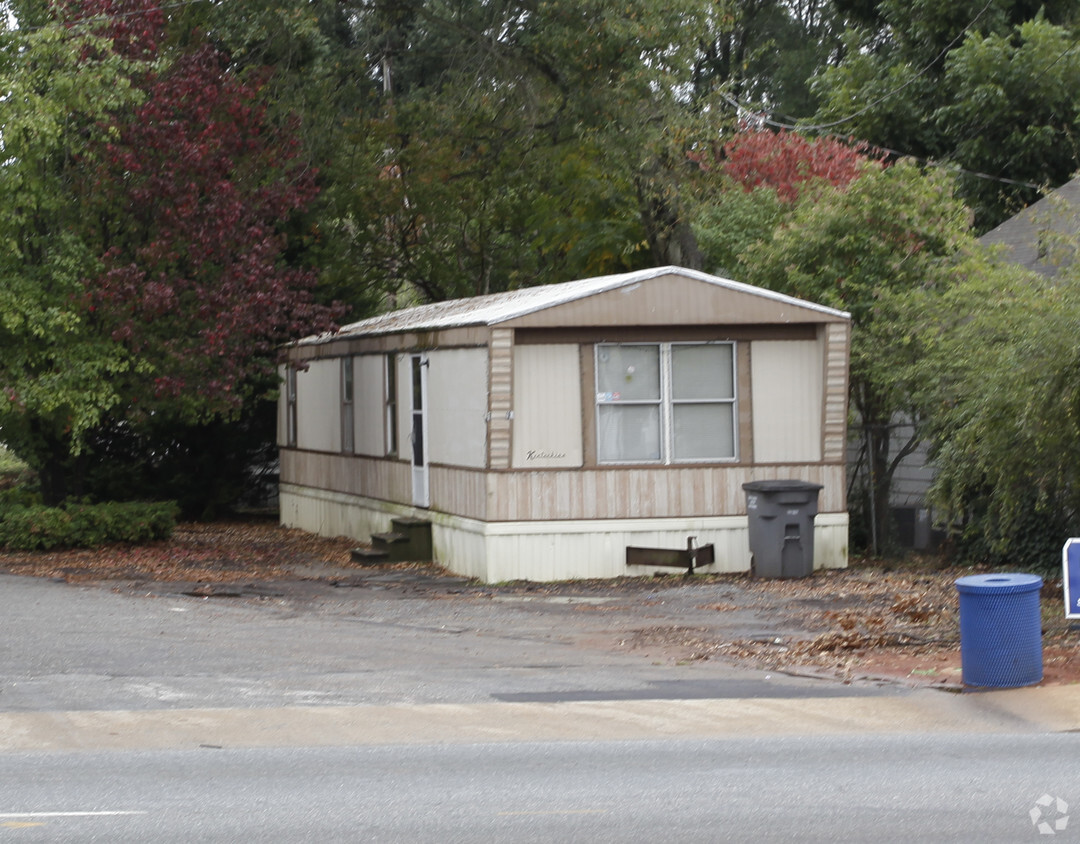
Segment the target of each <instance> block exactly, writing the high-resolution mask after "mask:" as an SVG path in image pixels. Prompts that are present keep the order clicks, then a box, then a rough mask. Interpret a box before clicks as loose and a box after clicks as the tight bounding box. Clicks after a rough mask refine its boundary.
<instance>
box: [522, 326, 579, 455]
mask: <svg viewBox="0 0 1080 844" xmlns="http://www.w3.org/2000/svg"><path fill="white" fill-rule="evenodd" d="M513 433H514V437H513V441H514V442H513V465H514V466H515V467H516V468H543V469H547V468H553V467H560V468H562V467H575V466H580V465H582V460H583V444H582V417H581V363H580V353H579V348H578V346H576V345H570V344H561V345H550V346H548V345H545V346H516V347H515V348H514V419H513Z"/></svg>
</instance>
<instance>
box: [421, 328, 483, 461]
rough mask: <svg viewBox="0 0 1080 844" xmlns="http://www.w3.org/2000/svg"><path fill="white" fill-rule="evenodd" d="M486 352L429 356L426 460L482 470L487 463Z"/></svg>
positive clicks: (460, 351)
mask: <svg viewBox="0 0 1080 844" xmlns="http://www.w3.org/2000/svg"><path fill="white" fill-rule="evenodd" d="M487 384H488V355H487V350H486V349H447V350H437V351H433V352H429V353H428V375H427V392H428V412H427V442H428V461H429V462H431V463H443V464H446V465H450V466H469V467H472V468H478V469H482V468H483V467H484V466H485V464H486V463H487V419H486V417H487V412H488V390H487Z"/></svg>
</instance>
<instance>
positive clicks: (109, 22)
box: [0, 0, 329, 501]
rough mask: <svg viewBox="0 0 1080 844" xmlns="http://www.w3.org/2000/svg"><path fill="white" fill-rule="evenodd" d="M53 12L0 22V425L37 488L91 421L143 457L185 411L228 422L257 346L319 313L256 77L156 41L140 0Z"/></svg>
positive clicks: (287, 158)
mask: <svg viewBox="0 0 1080 844" xmlns="http://www.w3.org/2000/svg"><path fill="white" fill-rule="evenodd" d="M55 12H56V15H57V19H56V21H55V22H53V23H49V24H44V25H42V26H41V27H40V28H37V29H34V30H32V31H31V32H29V33H22V32H18V33H12V35H11V39H10V42H9V47H10V50H11V52H10V53H8V54H6V57H7V58H9V59H12V61H11V62H10V64H9V65H8V69H9V74H10V75H9V76H8V78H7V79H5V80H4V81H5V82H6V83H7V90H9V91H12V92H14V95H15V96H14V97H13V99H17V100H18V105H13V108H12V110H11V113H10V114H7V115H5V116H6V118H7V119H5V122H4V142H5V145H6V152H7V154H8V155H9V156H10V157H9V158H8V161H7V162H6V165H5V166H4V167H3V168H0V170H2V172H0V180H2V182H0V186H2V189H3V190H4V193H5V196H6V198H7V199H8V200H10V201H9V203H8V204H7V206H6V212H7V213H2V212H0V218H2V219H0V231H3V233H4V236H5V237H4V239H5V240H6V241H8V242H9V243H11V244H12V246H13V247H14V248H12V249H11V250H9V251H8V253H7V254H6V256H5V257H6V259H7V260H6V262H5V266H4V272H5V275H6V276H7V278H6V279H5V285H4V289H5V291H6V295H7V301H4V300H0V316H2V317H3V322H4V324H5V325H7V326H10V327H11V329H10V332H11V336H10V337H9V338H8V339H10V341H11V342H10V344H7V345H9V347H10V348H11V349H12V354H9V355H6V356H5V359H4V361H3V362H2V363H0V384H2V385H3V387H4V391H5V392H4V397H5V399H6V402H5V404H4V405H3V407H2V409H0V420H2V421H0V424H2V427H3V431H4V439H5V441H7V442H8V443H9V444H10V445H12V446H13V447H14V448H15V449H16V450H17V451H18V452H19V453H20V454H21V455H22V456H23V457H24V458H26V459H27V461H28V462H29V463H30V464H31V465H32V466H34V467H35V468H36V469H38V470H39V473H40V474H41V476H42V481H43V489H44V492H45V494H46V497H47V498H48V499H49V500H50V501H58V500H61V499H63V498H64V497H65V496H66V495H67V494H69V493H75V494H79V493H80V492H81V491H83V490H84V489H86V490H87V491H93V490H92V489H90V488H89V487H87V486H86V485H87V484H91V483H93V481H94V478H95V477H97V476H98V473H96V472H95V471H93V470H92V469H91V468H90V465H89V464H91V463H92V461H93V458H94V457H95V456H100V454H101V453H102V452H106V451H109V440H110V437H116V436H119V437H121V438H122V439H124V441H125V442H127V443H129V444H138V445H139V446H140V450H138V451H133V452H132V453H131V454H130V455H128V461H129V465H135V466H139V465H150V466H152V465H154V463H155V461H156V460H158V459H160V458H161V457H162V455H164V454H166V453H168V452H169V451H170V450H171V451H172V452H174V453H175V452H176V451H177V450H178V448H177V443H178V440H179V439H182V437H183V436H184V435H185V434H183V431H184V429H185V427H186V428H189V429H190V428H193V427H198V426H203V425H209V424H218V423H221V422H225V423H228V422H230V421H235V420H239V419H242V418H243V417H244V416H245V414H247V413H248V412H249V411H250V410H251V408H252V407H253V406H255V405H257V404H258V403H259V402H260V400H261V399H263V398H264V397H265V396H266V394H267V393H268V392H272V391H273V389H274V388H275V386H276V365H275V358H274V354H275V347H276V346H277V345H278V344H280V343H281V342H283V341H285V340H288V339H292V338H294V337H296V336H297V335H299V334H302V333H307V332H310V331H312V330H316V331H317V330H323V329H325V328H327V327H329V319H328V317H329V313H328V311H327V310H326V309H325V308H322V307H319V306H316V305H314V304H313V303H312V302H311V297H310V288H311V287H312V285H313V283H314V280H315V277H314V274H313V273H311V272H310V271H308V270H306V269H304V268H301V267H295V266H291V265H290V264H289V262H288V260H287V255H286V248H285V247H286V245H287V239H286V237H285V231H284V229H285V225H286V223H287V222H288V220H289V218H290V216H291V215H292V214H293V213H294V212H295V211H296V210H298V209H301V208H303V206H304V205H305V203H306V202H307V201H308V200H309V198H310V197H311V196H312V195H313V190H314V187H313V185H312V184H311V180H310V176H309V175H308V173H307V170H306V169H305V168H304V167H303V166H302V164H303V162H296V161H294V158H293V155H292V154H291V152H290V150H291V147H292V146H293V142H292V140H291V139H290V138H289V137H288V136H287V135H285V134H283V133H281V132H280V131H275V127H274V126H273V125H272V124H271V123H270V122H269V121H268V120H267V119H266V110H265V108H264V106H263V105H262V104H261V103H260V102H259V99H258V95H259V92H258V89H257V87H256V86H254V85H253V84H249V83H246V82H244V81H243V80H241V79H239V78H238V77H236V76H235V74H233V73H232V72H231V70H230V68H229V63H228V61H227V60H226V57H224V56H223V55H222V54H220V52H219V51H217V50H215V49H214V48H213V47H211V46H209V45H203V46H201V47H196V46H194V45H190V46H186V47H184V48H175V47H174V48H171V49H168V50H166V49H164V48H163V45H164V44H165V43H166V39H165V33H166V20H165V18H164V15H163V14H162V13H161V11H160V10H159V9H158V8H157V6H156V4H153V3H150V2H144V0H130V2H125V3H124V4H122V5H116V4H114V3H113V2H112V0H85V2H82V3H79V4H74V5H70V6H63V7H59V6H58V7H57V8H56V10H55ZM23 109H25V115H26V116H25V120H26V121H27V122H26V124H25V125H24V123H23V122H22V119H23ZM298 165H299V166H298ZM31 179H33V180H34V181H33V182H32V187H31ZM28 187H30V189H29V190H28V189H27V188H28ZM192 435H194V436H196V437H198V434H197V433H196V434H192ZM155 438H157V439H158V440H159V442H158V443H155V441H154V440H155ZM161 441H164V442H168V443H169V444H170V445H169V448H164V447H162V446H161V444H160V442H161ZM94 449H96V450H97V451H98V455H95V454H94ZM115 451H116V450H115V449H113V450H112V452H113V453H112V454H111V456H110V458H109V462H110V463H111V464H114V465H115V464H116V456H117V455H116V454H115ZM129 480H131V479H130V478H129ZM210 481H213V479H212V478H211V479H210ZM211 485H212V484H211V483H208V482H207V479H202V487H203V489H202V493H203V494H204V495H207V494H210V493H208V492H207V490H208V489H209V487H210V486H211ZM128 487H129V489H128V492H129V494H135V493H137V492H138V491H139V490H138V488H137V487H136V485H135V484H133V483H129V485H128Z"/></svg>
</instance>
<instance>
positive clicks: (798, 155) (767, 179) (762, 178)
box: [696, 129, 882, 202]
mask: <svg viewBox="0 0 1080 844" xmlns="http://www.w3.org/2000/svg"><path fill="white" fill-rule="evenodd" d="M696 158H697V161H698V163H699V164H700V165H701V166H702V167H705V168H708V169H712V168H714V167H717V166H719V167H720V168H721V169H722V171H723V172H724V174H725V175H727V176H728V177H730V178H731V179H733V180H734V181H735V182H737V183H738V184H740V185H742V186H743V188H744V189H745V190H747V191H751V190H754V189H755V188H758V187H769V188H772V189H774V190H775V191H776V193H777V196H778V197H779V198H780V199H781V200H783V201H784V202H794V201H795V200H797V199H798V198H799V194H800V192H801V191H802V190H803V189H804V188H805V187H806V186H807V185H808V184H811V183H813V182H826V183H828V184H830V185H832V186H833V187H845V186H846V185H848V184H849V183H850V182H851V181H852V179H855V178H856V177H857V176H858V175H859V171H860V170H861V168H862V167H863V165H864V164H865V163H866V162H867V161H881V159H882V156H881V155H879V154H876V153H872V152H871V151H870V150H869V149H868V148H867V147H866V145H865V144H858V143H856V144H849V143H845V142H843V141H841V140H839V139H837V138H831V137H819V138H808V137H806V136H805V135H802V134H799V133H798V132H790V131H787V130H784V129H781V130H780V131H776V132H774V131H771V130H768V129H744V130H742V131H740V132H738V133H737V134H736V135H735V136H734V138H732V140H730V141H728V142H727V143H725V144H723V146H722V147H721V148H720V150H719V151H718V152H717V153H715V154H714V153H709V154H707V155H702V156H698V157H696Z"/></svg>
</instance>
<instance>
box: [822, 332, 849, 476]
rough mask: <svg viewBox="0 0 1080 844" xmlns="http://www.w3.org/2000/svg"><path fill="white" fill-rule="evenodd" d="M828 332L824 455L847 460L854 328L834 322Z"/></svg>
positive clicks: (828, 457)
mask: <svg viewBox="0 0 1080 844" xmlns="http://www.w3.org/2000/svg"><path fill="white" fill-rule="evenodd" d="M824 332H825V413H824V420H825V421H824V431H823V434H824V446H823V448H824V454H823V457H824V458H825V459H826V460H829V461H834V460H843V459H844V456H845V454H846V452H847V414H848V342H849V340H850V336H851V333H850V327H849V326H848V324H847V323H844V322H835V323H830V324H829V325H826V326H825V327H824Z"/></svg>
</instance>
